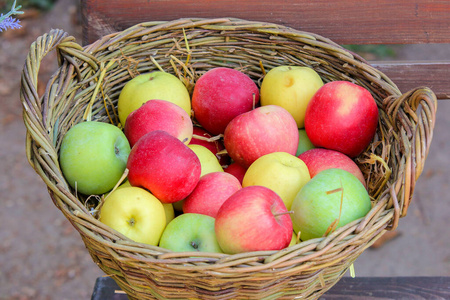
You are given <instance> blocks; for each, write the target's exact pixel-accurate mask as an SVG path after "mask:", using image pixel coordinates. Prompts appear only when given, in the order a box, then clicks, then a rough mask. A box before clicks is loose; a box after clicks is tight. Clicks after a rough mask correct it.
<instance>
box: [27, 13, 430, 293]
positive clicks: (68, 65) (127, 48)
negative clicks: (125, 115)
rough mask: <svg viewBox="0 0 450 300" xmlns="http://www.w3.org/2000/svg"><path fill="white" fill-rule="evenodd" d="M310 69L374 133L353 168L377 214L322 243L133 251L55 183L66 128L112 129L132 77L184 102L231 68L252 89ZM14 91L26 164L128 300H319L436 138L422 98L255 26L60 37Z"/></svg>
mask: <svg viewBox="0 0 450 300" xmlns="http://www.w3.org/2000/svg"><path fill="white" fill-rule="evenodd" d="M53 50H56V51H57V54H58V62H59V64H60V67H59V68H58V70H57V71H56V72H55V73H54V75H53V77H52V78H51V80H50V81H49V82H48V85H47V88H46V91H45V94H44V95H43V96H38V94H37V75H38V72H39V66H40V63H41V61H42V59H43V57H45V55H46V54H48V53H49V52H50V51H53ZM286 64H289V65H299V66H309V67H312V68H314V69H315V70H316V72H317V73H318V74H319V75H320V76H321V77H322V79H323V80H324V82H328V81H333V80H348V81H352V82H354V83H356V84H359V85H361V86H363V87H365V88H367V89H368V90H369V91H370V92H371V93H372V95H373V96H374V98H375V100H376V102H377V105H378V108H379V111H380V121H379V126H378V129H377V133H376V136H375V138H374V140H373V142H372V143H371V145H370V146H369V147H368V149H367V151H365V152H364V153H363V154H362V155H361V156H359V157H358V158H357V160H356V161H357V163H358V164H359V166H360V167H361V169H362V171H363V173H364V175H365V178H366V181H367V184H368V189H369V194H370V196H371V198H372V203H373V208H372V210H371V211H370V212H369V213H368V215H367V216H366V217H365V218H362V219H360V220H357V221H354V222H352V223H350V224H348V225H346V226H344V227H342V228H339V229H338V230H336V231H334V232H333V233H331V234H329V235H328V236H326V237H323V238H320V239H314V240H309V241H307V242H302V243H300V244H297V245H295V246H292V247H289V248H286V249H284V250H281V251H261V252H248V253H242V254H236V255H226V254H215V253H198V252H195V253H173V252H170V251H168V250H165V249H162V248H159V247H155V246H150V245H144V244H138V243H136V242H133V241H131V240H130V239H128V238H126V237H125V236H123V235H121V234H120V233H118V232H116V231H114V230H112V229H110V228H109V227H107V226H105V225H103V224H102V223H100V222H99V221H98V220H97V219H96V217H95V213H93V212H92V210H91V208H92V207H91V206H92V203H94V204H95V203H96V201H98V198H96V197H90V198H86V197H85V196H83V195H77V193H76V191H74V190H73V189H71V188H70V187H69V186H68V184H67V183H66V181H65V180H64V177H63V175H62V173H61V169H60V167H59V162H58V151H59V147H60V144H61V141H62V138H63V136H64V134H65V133H66V132H67V130H69V128H70V127H71V126H73V125H75V124H77V123H79V122H82V121H83V120H85V119H90V120H98V121H102V122H112V123H114V124H118V119H117V107H116V106H117V99H118V96H119V93H120V91H121V89H122V87H123V86H124V84H125V83H126V82H127V81H128V80H130V79H131V78H133V77H134V76H136V75H137V74H139V73H144V72H150V71H155V70H158V69H162V70H164V71H166V72H170V73H173V74H175V75H177V76H178V77H179V78H180V79H182V80H183V81H184V83H185V84H186V86H187V87H188V89H189V90H190V91H191V90H192V88H193V85H194V84H195V80H196V79H197V78H198V77H199V76H200V75H202V74H203V73H204V72H206V71H207V70H209V69H211V68H213V67H219V66H225V67H229V68H236V69H239V70H241V71H242V72H244V73H246V74H248V75H249V76H250V77H251V78H252V79H253V80H254V81H255V82H257V83H260V81H261V79H262V78H263V76H264V72H266V71H268V70H270V69H271V68H273V67H276V66H278V65H286ZM21 83H22V85H21V101H22V103H23V107H24V109H23V118H24V123H25V125H26V127H27V138H26V154H27V158H28V160H29V163H30V164H31V166H32V167H33V168H34V169H35V170H36V172H37V173H38V174H39V176H41V178H42V179H43V181H44V182H45V184H46V185H47V187H48V191H49V193H50V196H51V198H52V200H53V201H54V204H55V206H57V207H58V208H59V209H60V210H61V212H62V213H63V214H64V215H65V216H66V217H67V219H68V220H69V221H70V222H71V223H72V224H73V226H74V227H75V228H76V229H77V230H78V232H79V233H80V235H81V237H82V239H83V241H84V243H85V245H86V248H87V249H88V251H89V253H90V255H91V256H92V259H93V261H94V262H95V263H96V264H97V265H98V266H99V267H100V268H101V269H102V270H103V271H104V272H105V273H107V274H109V275H111V276H112V278H114V279H115V280H116V281H117V283H118V284H119V286H120V287H121V288H122V289H123V290H124V291H126V292H127V294H128V297H129V298H130V299H155V298H156V299H293V298H299V297H301V298H307V299H315V298H318V297H319V296H320V295H321V294H323V293H325V292H326V291H327V290H328V289H329V288H331V287H332V286H333V285H334V284H335V283H336V282H337V281H338V280H339V279H340V278H341V276H343V274H344V273H345V272H346V271H347V270H348V268H349V267H350V265H351V264H352V263H353V262H354V261H355V259H356V258H357V257H358V256H359V255H360V254H361V253H362V252H363V251H364V250H365V249H366V248H367V247H369V246H370V245H371V244H372V243H373V242H374V241H375V240H376V239H377V238H378V237H380V236H381V235H382V234H383V233H384V232H385V230H390V229H393V228H396V227H397V224H398V222H399V218H400V217H402V216H404V215H406V213H407V210H408V206H409V203H410V200H411V197H412V194H413V191H414V187H415V182H416V180H417V179H418V177H419V175H420V174H421V172H422V170H423V166H424V163H425V159H426V156H427V154H428V149H429V147H430V143H431V140H432V136H433V128H434V122H435V114H436V107H437V101H436V97H435V95H434V93H433V92H432V91H431V90H430V89H428V88H425V87H418V88H416V89H414V90H411V91H409V92H407V93H404V94H402V93H401V92H400V91H399V90H398V88H397V87H396V85H395V84H394V83H393V82H391V80H390V79H389V78H387V77H386V76H385V75H384V74H382V73H381V72H379V71H378V70H376V69H375V68H373V67H372V66H370V65H369V64H368V63H367V62H365V61H364V60H363V59H362V58H360V57H358V56H357V55H356V54H353V53H351V52H349V51H348V50H345V49H344V48H342V47H341V46H339V45H337V44H335V43H333V42H332V41H330V40H329V39H326V38H324V37H321V36H318V35H315V34H311V33H306V32H301V31H298V30H294V29H291V28H287V27H283V26H279V25H276V24H269V23H263V22H250V21H246V20H238V19H180V20H175V21H171V22H149V23H143V24H138V25H136V26H134V27H131V28H129V29H127V30H124V31H122V32H118V33H114V34H111V35H109V36H104V37H103V38H101V39H100V40H98V41H96V42H94V43H93V44H91V45H88V46H86V47H81V46H80V45H78V44H77V43H76V42H75V40H74V38H73V37H71V36H69V35H68V34H67V33H65V32H63V31H61V30H52V31H50V32H49V33H47V34H44V35H43V36H41V37H39V38H38V39H37V40H36V42H35V43H33V44H32V45H31V47H30V53H29V55H28V57H27V60H26V63H25V66H24V69H23V73H22V82H21Z"/></svg>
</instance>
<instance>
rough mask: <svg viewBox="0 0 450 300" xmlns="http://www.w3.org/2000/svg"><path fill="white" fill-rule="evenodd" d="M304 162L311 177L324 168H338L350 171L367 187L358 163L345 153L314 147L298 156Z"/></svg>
mask: <svg viewBox="0 0 450 300" xmlns="http://www.w3.org/2000/svg"><path fill="white" fill-rule="evenodd" d="M298 158H300V159H301V160H303V162H304V163H305V164H306V166H307V167H308V170H309V174H310V175H311V178H313V177H314V176H316V175H317V174H318V173H319V172H321V171H323V170H326V169H333V168H338V169H342V170H345V171H347V172H350V173H352V174H353V175H355V176H356V178H358V179H359V181H361V183H362V184H363V185H364V187H367V185H366V180H365V179H364V176H363V174H362V172H361V169H360V168H359V167H358V165H357V164H356V163H355V162H354V161H353V160H352V159H351V158H350V157H348V156H347V155H345V154H343V153H341V152H338V151H335V150H329V149H323V148H314V149H310V150H308V151H305V152H303V153H302V154H300V155H299V156H298Z"/></svg>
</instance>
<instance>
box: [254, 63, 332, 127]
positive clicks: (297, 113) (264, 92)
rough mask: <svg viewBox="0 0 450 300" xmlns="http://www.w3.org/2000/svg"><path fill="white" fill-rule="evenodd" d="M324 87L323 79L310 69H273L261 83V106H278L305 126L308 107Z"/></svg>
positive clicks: (286, 67)
mask: <svg viewBox="0 0 450 300" xmlns="http://www.w3.org/2000/svg"><path fill="white" fill-rule="evenodd" d="M322 86H323V81H322V78H320V76H319V74H317V72H316V71H314V70H313V69H312V68H309V67H301V66H278V67H275V68H273V69H271V70H270V71H269V72H268V73H267V74H266V75H265V76H264V79H263V81H262V83H261V105H271V104H273V105H278V106H281V107H283V108H284V109H286V110H287V111H288V112H289V113H290V114H291V115H292V116H293V117H294V119H295V122H297V126H298V128H303V127H304V126H305V113H306V107H307V106H308V103H309V101H310V100H311V98H312V96H313V95H314V94H315V92H316V91H317V90H318V89H319V88H320V87H322Z"/></svg>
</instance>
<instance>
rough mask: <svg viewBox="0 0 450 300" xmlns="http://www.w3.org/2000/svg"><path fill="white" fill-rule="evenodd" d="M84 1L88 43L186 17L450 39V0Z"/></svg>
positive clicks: (345, 36) (341, 35)
mask: <svg viewBox="0 0 450 300" xmlns="http://www.w3.org/2000/svg"><path fill="white" fill-rule="evenodd" d="M132 3H133V4H131V3H130V1H123V0H82V1H81V6H82V15H83V17H84V18H83V19H84V20H83V31H84V42H86V43H91V42H93V41H95V40H97V39H98V38H99V37H101V36H103V35H105V34H107V33H111V32H114V31H120V30H123V29H125V28H127V27H129V26H131V25H134V24H137V23H141V22H146V21H169V20H174V19H178V18H181V17H201V18H217V17H219V18H221V17H234V18H241V19H246V20H254V21H264V22H272V23H277V24H282V25H287V26H290V27H294V28H296V29H300V30H303V31H308V32H314V33H317V34H320V35H323V36H326V37H328V38H330V39H332V40H334V41H335V42H337V43H339V44H418V43H450V2H449V1H434V0H421V1H411V0H396V1H392V0H377V1H372V0H363V1H354V0H335V1H329V0H314V1H310V0H283V1H273V0H269V1H268V0H246V1H240V0H221V1H211V0H195V1H191V0H153V1H148V0H133V1H132Z"/></svg>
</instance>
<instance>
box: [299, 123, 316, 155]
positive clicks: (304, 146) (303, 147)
mask: <svg viewBox="0 0 450 300" xmlns="http://www.w3.org/2000/svg"><path fill="white" fill-rule="evenodd" d="M314 148H315V147H314V145H313V143H311V141H310V139H309V137H308V135H307V134H306V130H305V129H299V130H298V148H297V152H296V153H295V156H299V155H300V154H302V153H303V152H305V151H308V150H310V149H314Z"/></svg>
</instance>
